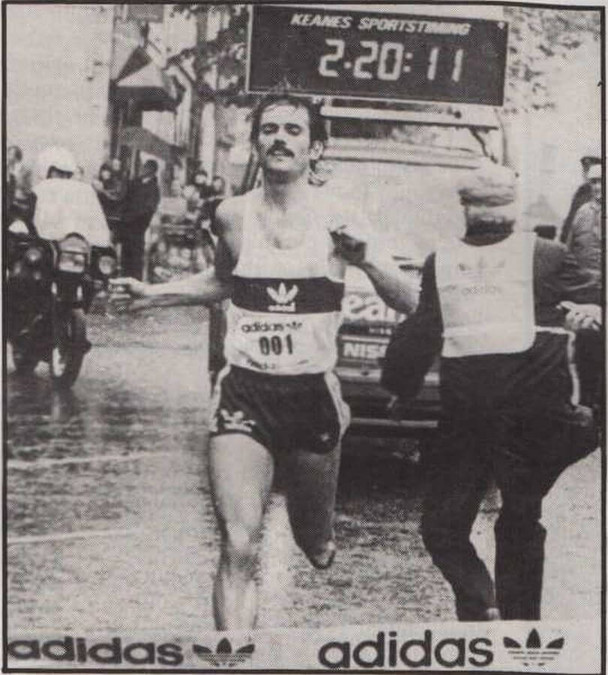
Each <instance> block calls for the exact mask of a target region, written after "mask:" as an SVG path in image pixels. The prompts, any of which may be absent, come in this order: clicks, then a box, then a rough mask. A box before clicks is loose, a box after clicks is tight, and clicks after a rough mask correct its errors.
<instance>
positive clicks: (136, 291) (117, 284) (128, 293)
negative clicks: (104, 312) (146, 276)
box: [110, 277, 148, 313]
mask: <svg viewBox="0 0 608 675" xmlns="http://www.w3.org/2000/svg"><path fill="white" fill-rule="evenodd" d="M147 286H148V284H144V282H143V281H139V280H138V279H133V278H132V277H118V278H116V279H110V305H111V307H112V309H113V310H114V311H116V312H118V313H124V312H136V311H137V310H139V309H144V308H145V307H147V306H148V303H147V302H146V301H143V300H142V299H143V298H145V297H146V296H147V293H146V288H147ZM138 301H139V302H138Z"/></svg>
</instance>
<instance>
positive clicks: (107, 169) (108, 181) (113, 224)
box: [93, 162, 125, 239]
mask: <svg viewBox="0 0 608 675" xmlns="http://www.w3.org/2000/svg"><path fill="white" fill-rule="evenodd" d="M93 187H94V188H95V190H96V191H97V196H98V197H99V201H100V202H101V207H102V209H103V213H104V215H105V217H106V220H107V221H108V227H109V228H110V230H111V232H112V237H113V239H118V238H119V236H120V234H119V233H120V230H121V226H122V215H123V213H122V212H123V208H124V197H125V195H124V184H123V182H122V180H121V179H120V177H119V176H117V175H116V174H115V173H114V172H113V171H112V165H111V163H110V162H104V163H103V164H102V165H101V167H100V169H99V175H98V177H97V178H96V179H95V180H94V181H93Z"/></svg>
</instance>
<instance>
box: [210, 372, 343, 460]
mask: <svg viewBox="0 0 608 675" xmlns="http://www.w3.org/2000/svg"><path fill="white" fill-rule="evenodd" d="M210 413H211V419H210V424H209V431H210V435H211V436H220V435H223V434H246V435H247V436H250V437H251V438H253V439H254V440H256V441H257V442H258V443H260V444H261V445H263V446H264V447H265V448H267V449H268V450H269V451H270V452H271V453H273V454H276V453H285V452H289V451H291V450H308V451H309V452H315V453H319V454H324V453H327V452H331V451H332V450H333V449H334V448H335V447H336V445H337V444H338V442H339V441H340V439H341V438H342V436H343V435H344V432H345V431H346V429H347V427H348V424H349V421H350V412H349V409H348V406H347V405H346V403H344V401H343V400H342V395H341V393H340V383H339V382H338V378H337V377H336V376H335V375H334V373H321V374H315V375H280V376H279V375H267V374H265V373H256V372H254V371H250V370H247V369H245V368H238V367H236V366H228V367H226V368H225V369H224V370H223V371H222V372H221V373H220V374H219V376H218V380H217V383H216V385H215V389H214V393H213V397H212V401H211V410H210Z"/></svg>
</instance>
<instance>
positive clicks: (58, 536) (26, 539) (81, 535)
mask: <svg viewBox="0 0 608 675" xmlns="http://www.w3.org/2000/svg"><path fill="white" fill-rule="evenodd" d="M139 532H141V529H140V528H133V529H130V530H81V531H79V532H63V533H61V532H59V533H54V534H53V533H51V534H32V535H24V536H23V537H7V539H6V543H7V544H8V545H9V546H10V545H11V544H42V543H44V542H48V541H70V540H71V539H91V538H93V537H123V536H125V535H127V534H137V533H139Z"/></svg>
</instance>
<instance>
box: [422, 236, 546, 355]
mask: <svg viewBox="0 0 608 675" xmlns="http://www.w3.org/2000/svg"><path fill="white" fill-rule="evenodd" d="M534 240H535V235H533V234H529V233H515V234H512V235H511V236H509V237H507V238H506V239H504V240H503V241H501V242H499V243H498V244H490V245H488V246H472V245H471V244H465V243H464V242H461V241H458V242H455V243H453V244H450V245H446V246H443V247H441V248H439V249H438V251H437V254H436V258H435V275H436V283H437V291H438V293H439V302H440V305H441V316H442V319H443V352H442V356H444V357H447V358H459V357H463V356H476V355H481V354H515V353H518V352H524V351H526V350H527V349H530V347H531V346H532V344H533V343H534V338H535V332H536V328H535V316H534V278H533V262H534Z"/></svg>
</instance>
